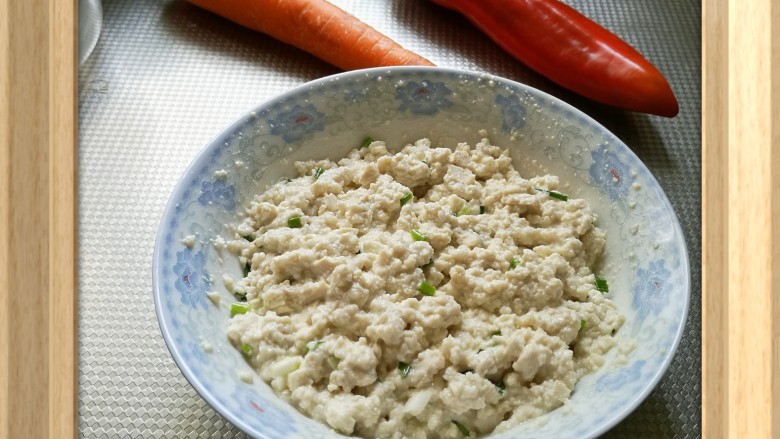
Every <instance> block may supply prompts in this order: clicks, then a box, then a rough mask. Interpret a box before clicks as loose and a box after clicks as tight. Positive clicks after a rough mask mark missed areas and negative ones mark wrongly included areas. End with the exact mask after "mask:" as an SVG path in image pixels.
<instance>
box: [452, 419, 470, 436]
mask: <svg viewBox="0 0 780 439" xmlns="http://www.w3.org/2000/svg"><path fill="white" fill-rule="evenodd" d="M452 423H453V424H455V426H456V427H458V431H460V434H462V435H463V437H469V436H470V435H471V432H470V431H469V429H468V428H466V426H465V425H463V424H461V423H460V422H458V421H452Z"/></svg>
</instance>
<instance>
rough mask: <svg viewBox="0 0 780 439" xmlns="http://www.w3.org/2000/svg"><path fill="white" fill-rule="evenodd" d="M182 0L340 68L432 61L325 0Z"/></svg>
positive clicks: (352, 68)
mask: <svg viewBox="0 0 780 439" xmlns="http://www.w3.org/2000/svg"><path fill="white" fill-rule="evenodd" d="M187 1H189V2H190V3H193V4H195V5H197V6H200V7H201V8H203V9H206V10H208V11H211V12H213V13H215V14H217V15H221V16H222V17H225V18H227V19H228V20H231V21H234V22H236V23H238V24H240V25H242V26H245V27H248V28H249V29H252V30H256V31H259V32H262V33H265V34H268V35H270V36H272V37H274V38H276V39H277V40H280V41H283V42H285V43H287V44H291V45H293V46H295V47H297V48H299V49H302V50H305V51H306V52H309V53H311V54H312V55H314V56H316V57H317V58H320V59H322V60H323V61H326V62H328V63H330V64H333V65H334V66H336V67H340V68H342V69H344V70H354V69H362V68H368V67H384V66H396V65H422V66H432V65H433V63H431V62H430V61H428V60H427V59H425V58H423V57H421V56H420V55H417V54H416V53H414V52H410V51H408V50H406V49H404V48H403V47H401V46H400V45H399V44H398V43H396V42H395V41H393V40H391V39H390V38H388V37H387V36H385V35H383V34H382V33H380V32H379V31H377V30H376V29H374V28H372V27H371V26H369V25H367V24H366V23H363V22H362V21H360V20H358V19H357V18H356V17H355V16H353V15H351V14H349V13H347V12H346V11H344V10H342V9H340V8H338V7H337V6H335V5H333V4H332V3H329V2H327V1H325V0H187Z"/></svg>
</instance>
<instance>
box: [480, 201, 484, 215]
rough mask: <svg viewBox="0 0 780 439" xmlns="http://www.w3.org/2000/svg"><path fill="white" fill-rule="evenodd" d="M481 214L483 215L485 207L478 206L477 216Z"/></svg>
mask: <svg viewBox="0 0 780 439" xmlns="http://www.w3.org/2000/svg"><path fill="white" fill-rule="evenodd" d="M483 213H485V206H483V205H481V204H480V205H479V214H480V215H482V214H483Z"/></svg>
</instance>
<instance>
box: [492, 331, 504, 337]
mask: <svg viewBox="0 0 780 439" xmlns="http://www.w3.org/2000/svg"><path fill="white" fill-rule="evenodd" d="M497 335H501V331H493V332H491V333H490V336H491V337H495V336H497Z"/></svg>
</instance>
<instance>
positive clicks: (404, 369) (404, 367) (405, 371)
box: [398, 361, 412, 378]
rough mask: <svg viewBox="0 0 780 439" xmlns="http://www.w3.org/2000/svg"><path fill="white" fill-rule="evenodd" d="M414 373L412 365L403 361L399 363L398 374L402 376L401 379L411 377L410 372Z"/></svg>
mask: <svg viewBox="0 0 780 439" xmlns="http://www.w3.org/2000/svg"><path fill="white" fill-rule="evenodd" d="M411 371H412V365H411V364H409V363H404V362H403V361H399V362H398V373H399V374H401V378H406V377H408V376H409V372H411Z"/></svg>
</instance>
